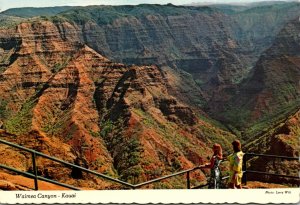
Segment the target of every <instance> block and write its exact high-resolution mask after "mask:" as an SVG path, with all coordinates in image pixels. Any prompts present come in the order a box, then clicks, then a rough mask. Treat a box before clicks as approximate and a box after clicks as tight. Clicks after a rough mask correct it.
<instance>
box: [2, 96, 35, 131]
mask: <svg viewBox="0 0 300 205" xmlns="http://www.w3.org/2000/svg"><path fill="white" fill-rule="evenodd" d="M35 103H36V101H33V100H28V101H26V102H25V103H24V104H23V105H22V108H21V109H20V111H19V112H17V113H16V114H15V115H13V116H11V117H10V118H8V119H7V120H6V121H5V122H4V127H5V129H6V130H7V131H8V132H9V133H13V134H17V135H20V134H25V133H28V132H29V131H30V130H31V121H32V109H33V107H34V105H35Z"/></svg>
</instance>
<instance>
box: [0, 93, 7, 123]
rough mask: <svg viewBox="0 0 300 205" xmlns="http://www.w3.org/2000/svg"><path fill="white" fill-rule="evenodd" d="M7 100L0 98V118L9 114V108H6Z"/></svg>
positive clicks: (2, 118)
mask: <svg viewBox="0 0 300 205" xmlns="http://www.w3.org/2000/svg"><path fill="white" fill-rule="evenodd" d="M7 104H8V102H7V101H6V100H3V99H1V98H0V120H4V119H6V118H7V117H8V116H9V110H8V109H7Z"/></svg>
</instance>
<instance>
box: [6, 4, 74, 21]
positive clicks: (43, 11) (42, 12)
mask: <svg viewBox="0 0 300 205" xmlns="http://www.w3.org/2000/svg"><path fill="white" fill-rule="evenodd" d="M73 8H76V7H71V6H56V7H45V8H34V7H26V8H13V9H8V10H6V11H3V12H1V14H5V15H8V16H15V17H21V18H31V17H35V16H54V15H56V14H58V13H60V12H64V11H67V10H70V9H73Z"/></svg>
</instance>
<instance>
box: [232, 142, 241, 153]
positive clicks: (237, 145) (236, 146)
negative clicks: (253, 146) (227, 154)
mask: <svg viewBox="0 0 300 205" xmlns="http://www.w3.org/2000/svg"><path fill="white" fill-rule="evenodd" d="M231 144H232V146H233V150H234V152H239V151H241V150H242V145H241V142H240V141H239V140H234V141H233V142H232V143H231Z"/></svg>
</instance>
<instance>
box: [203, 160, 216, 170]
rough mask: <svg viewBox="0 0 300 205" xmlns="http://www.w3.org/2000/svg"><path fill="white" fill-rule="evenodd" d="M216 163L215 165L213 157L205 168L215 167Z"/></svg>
mask: <svg viewBox="0 0 300 205" xmlns="http://www.w3.org/2000/svg"><path fill="white" fill-rule="evenodd" d="M214 165H215V157H212V158H211V159H210V163H207V164H205V168H210V169H211V168H213V167H214Z"/></svg>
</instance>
